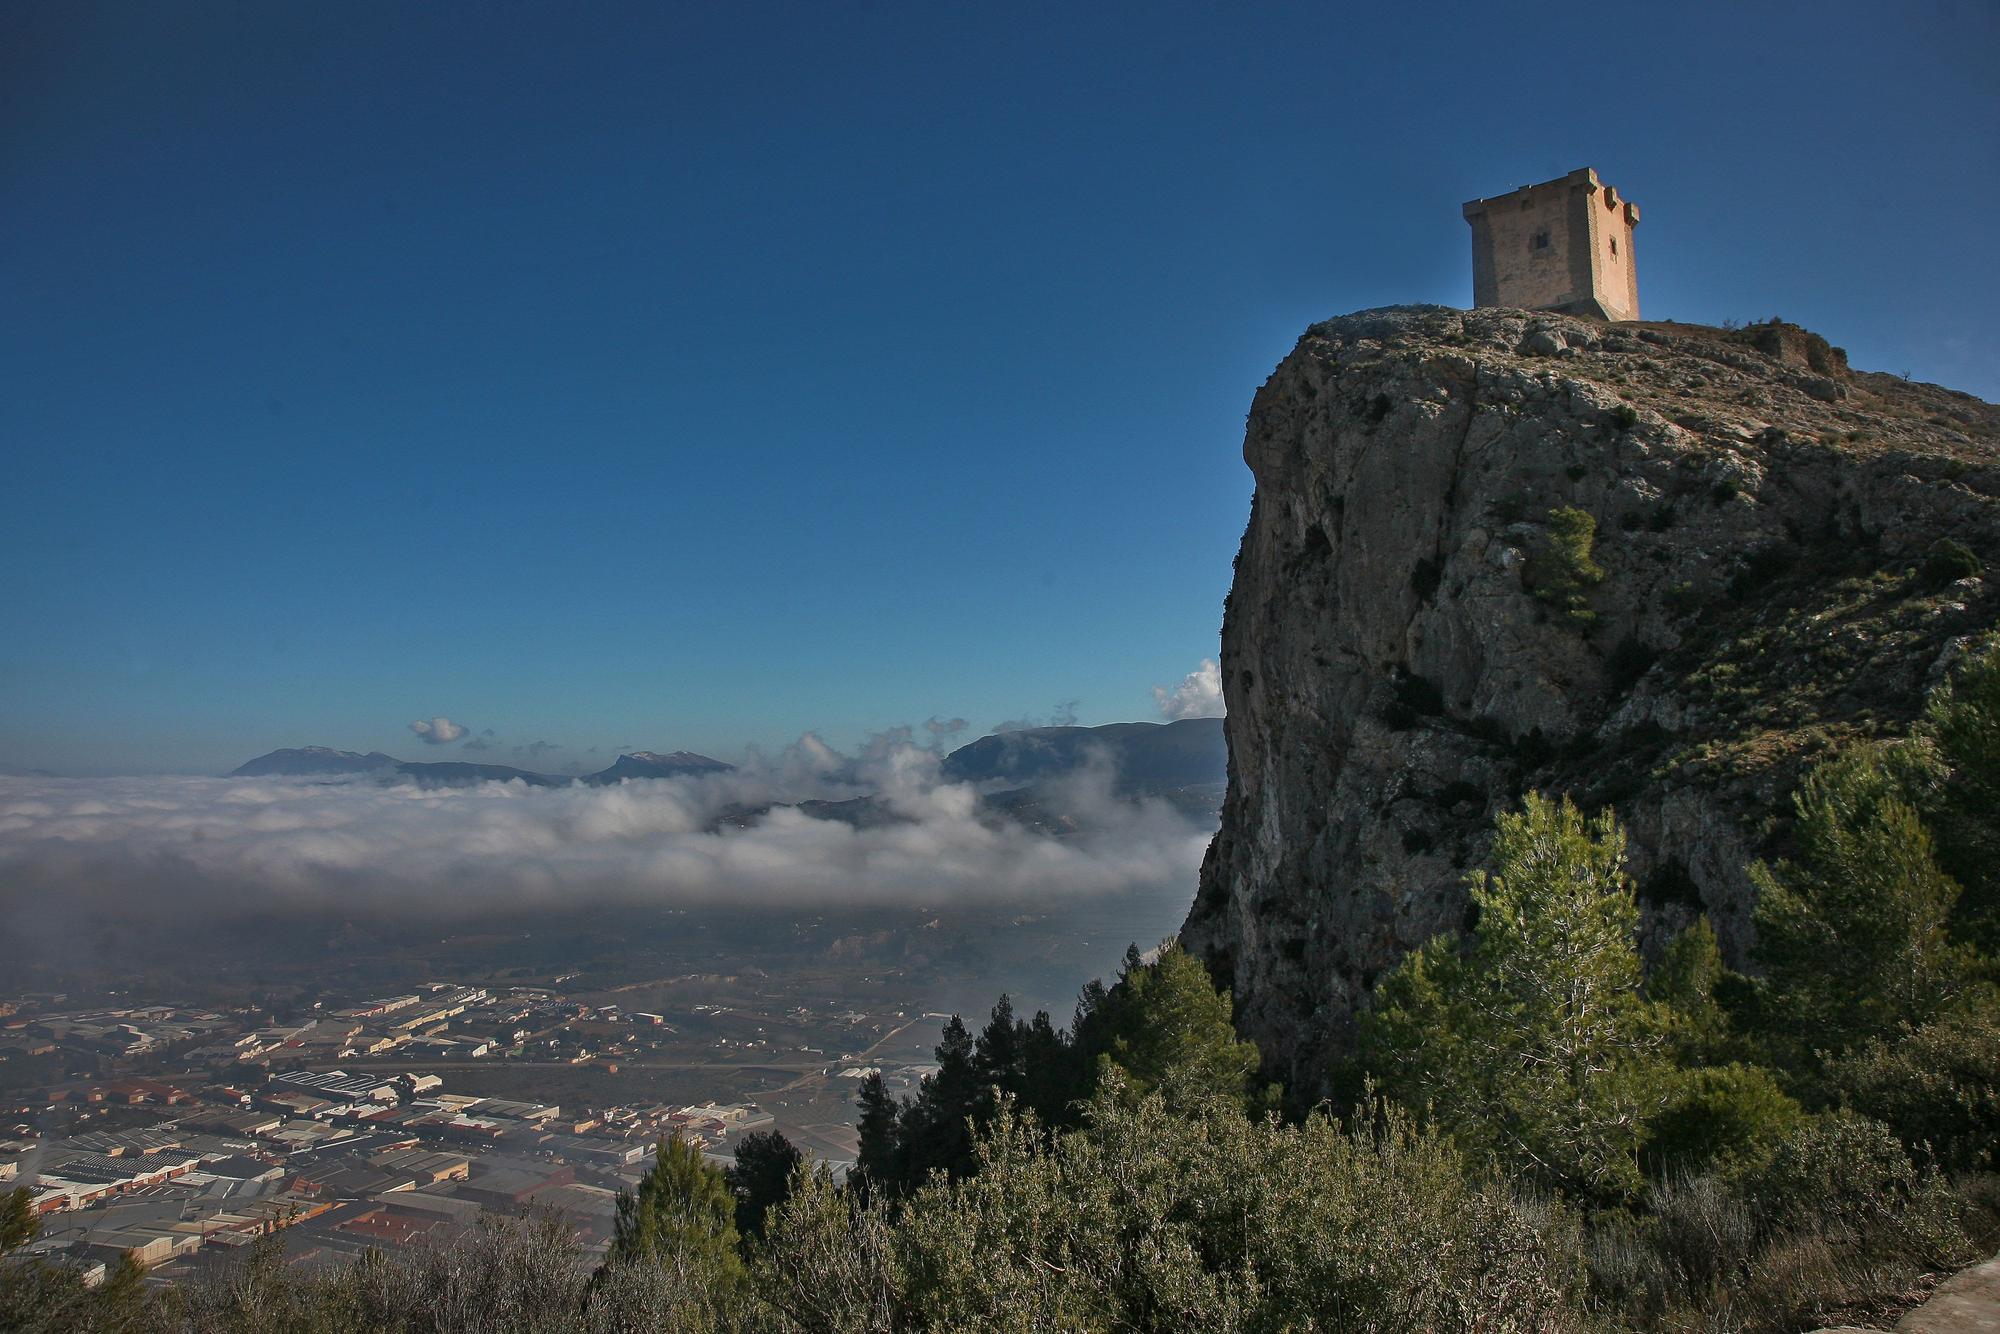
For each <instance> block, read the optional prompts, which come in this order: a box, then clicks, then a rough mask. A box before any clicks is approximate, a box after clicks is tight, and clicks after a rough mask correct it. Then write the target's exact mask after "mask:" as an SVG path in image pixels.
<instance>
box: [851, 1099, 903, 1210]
mask: <svg viewBox="0 0 2000 1334" xmlns="http://www.w3.org/2000/svg"><path fill="white" fill-rule="evenodd" d="M857 1101H858V1102H859V1104H860V1107H861V1117H860V1121H859V1124H858V1125H857V1126H856V1129H857V1130H858V1131H859V1132H860V1136H861V1151H860V1153H859V1155H858V1156H857V1158H856V1162H855V1166H856V1167H858V1168H859V1169H860V1172H861V1178H862V1180H863V1181H864V1182H865V1183H866V1184H867V1186H868V1187H869V1188H870V1189H874V1190H879V1191H881V1192H883V1193H884V1194H885V1195H888V1196H891V1197H893V1196H895V1195H896V1194H897V1193H898V1192H900V1191H901V1190H902V1188H903V1184H904V1179H903V1173H902V1171H901V1166H902V1157H903V1152H902V1148H903V1146H902V1122H901V1113H902V1110H903V1109H902V1108H900V1107H898V1106H897V1104H896V1100H895V1099H894V1098H891V1097H890V1096H889V1091H888V1090H887V1089H886V1088H884V1087H883V1086H882V1075H881V1072H879V1071H874V1072H871V1073H869V1074H868V1075H866V1076H864V1077H863V1078H862V1080H861V1092H860V1094H859V1095H858V1097H857Z"/></svg>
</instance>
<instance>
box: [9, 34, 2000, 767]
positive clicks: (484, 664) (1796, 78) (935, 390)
mask: <svg viewBox="0 0 2000 1334" xmlns="http://www.w3.org/2000/svg"><path fill="white" fill-rule="evenodd" d="M1996 57H2000V10H1997V9H1996V8H1995V7H1994V6H1993V5H1992V4H1990V3H1985V0H1978V2H1976V3H1975V2H1973V0H1965V2H1962V3H1954V4H1922V3H1914V4H1906V5H1848V4H1839V3H1834V4H1814V5H1794V4H1739V5H1729V6H1720V5H1716V6H1710V5H1699V4H1694V5H1675V6H1671V7H1669V6H1629V5H1602V4H1599V5H1565V4H1553V3H1551V4H1541V5H1536V6H1532V7H1528V6H1511V5H1509V6H1498V5H1467V6H1463V7H1458V6H1426V5H1406V6H1395V7H1390V6H1365V7H1363V6H1344V5H1328V4H1319V5H1298V6H1283V5H1178V4H1170V3H1169V4H1159V3H1154V4H1145V5H1118V4H1091V5H1073V4H1060V5H1058V4H1050V5H1036V4H1018V5H989V6H969V5H938V4H891V3H870V4H820V3H814V4H795V5H762V4H732V5H702V6H684V7H681V6H669V5H650V4H649V5H636V4H635V5H630V6H624V5H610V4H584V5H561V6H558V5H553V4H516V3H507V4H497V3H496V4H468V3H448V4H426V5H418V4H414V3H410V4H400V5H387V4H369V3H342V4H338V5H330V4H329V5H260V4H236V3H231V4H221V3H211V4H202V3H193V2H189V3H178V4H173V5H141V4H137V3H129V4H91V3H84V2H82V0H16V3H13V4H9V5H7V6H5V7H4V8H0V198H4V199H5V211H4V217H5V224H4V228H0V308H3V309H4V310H5V311H6V314H7V318H6V319H5V320H4V321H0V379H4V381H5V386H6V387H5V391H4V393H3V394H0V447H4V450H5V457H6V459H7V467H6V474H5V476H6V485H5V486H4V487H0V765H4V766H14V767H46V768H51V769H56V770H59V771H63V772H73V773H93V772H144V771H153V770H193V771H214V770H218V769H222V768H226V767H229V766H231V765H233V764H235V763H237V762H239V761H240V760H242V759H244V758H247V757H248V756H250V755H252V754H256V753H258V752H261V751H264V750H268V749H270V748H272V747H275V746H279V745H288V744H306V743H323V744H329V745H335V746H341V747H350V748H355V749H370V748H382V749H387V750H390V751H392V752H395V753H398V754H403V755H408V756H417V757H422V758H442V757H444V755H445V754H447V753H450V754H456V753H457V750H456V748H453V749H452V750H451V751H449V752H447V751H446V750H445V749H444V748H441V747H426V746H424V745H422V744H421V743H420V742H419V741H418V739H417V738H416V737H414V736H413V735H411V733H410V732H409V731H407V730H406V724H407V723H408V722H409V721H410V720H411V719H413V718H418V717H426V718H427V717H431V716H433V715H439V714H442V715H447V716H449V717H451V718H453V719H457V720H460V721H461V722H463V723H465V724H467V725H469V726H470V727H471V728H472V729H473V732H474V735H475V736H476V735H478V734H480V733H482V732H483V731H484V730H485V729H488V728H490V729H492V730H493V731H494V733H495V734H496V737H495V739H494V740H495V745H494V749H493V750H491V751H488V752H486V756H487V758H491V759H499V760H507V759H509V758H510V755H511V752H510V750H509V748H510V747H513V746H517V745H525V744H528V743H531V742H534V741H547V742H551V743H555V744H557V745H560V746H563V747H565V749H564V750H563V751H560V752H550V755H551V757H552V758H548V759H545V760H544V761H542V763H543V764H544V765H545V766H546V767H550V768H556V767H560V766H561V765H562V764H564V763H579V764H583V765H584V766H585V767H596V766H597V765H598V764H599V763H602V762H603V761H604V760H605V759H607V758H608V755H609V753H610V752H611V751H612V750H614V749H616V748H618V747H620V746H626V745H637V746H643V747H649V748H654V749H672V748H675V747H687V748H690V749H695V750H704V751H709V752H712V753H718V754H724V755H730V754H733V753H735V752H736V751H737V750H738V749H740V747H741V746H742V745H744V744H745V743H757V744H762V745H767V746H773V745H780V744H783V743H784V742H785V741H787V740H789V739H790V738H792V737H794V736H796V735H797V734H798V733H799V732H800V731H802V730H804V729H807V728H818V729H821V730H822V731H824V732H825V733H826V734H827V736H828V737H829V738H830V739H833V740H834V741H836V742H837V743H841V744H851V743H852V742H853V741H854V740H855V739H857V738H859V737H860V736H862V735H863V734H865V733H867V732H870V731H872V730H875V729H879V728H884V727H889V726H893V725H895V724H898V723H916V722H921V721H922V720H923V719H925V718H927V717H930V716H932V715H937V716H941V717H954V716H956V717H964V718H966V719H969V720H970V722H971V728H970V731H969V734H977V733H978V732H981V731H983V730H985V729H987V728H988V727H990V726H992V725H993V724H994V723H995V722H998V721H1000V720H1002V719H1007V718H1018V717H1022V716H1037V717H1045V716H1048V715H1049V714H1050V713H1051V711H1052V710H1053V709H1054V708H1055V706H1056V705H1057V704H1058V703H1059V702H1062V701H1075V702H1076V703H1075V708H1076V712H1077V714H1078V716H1079V718H1080V720H1081V721H1084V722H1091V723H1094V722H1105V721H1112V720H1117V719H1126V718H1144V717H1150V716H1156V714H1155V713H1154V709H1153V699H1152V695H1151V693H1150V687H1151V686H1153V685H1156V684H1172V683H1175V682H1178V681H1179V680H1180V678H1181V677H1182V676H1183V675H1184V674H1185V673H1187V672H1188V671H1189V670H1190V669H1192V668H1193V667H1194V666H1195V665H1196V663H1197V662H1198V661H1199V660H1200V659H1201V658H1203V657H1205V656H1209V655H1212V654H1213V653H1214V652H1215V650H1216V636H1217V630H1218V626H1219V622H1220V617H1221V604H1222V598H1223V594H1224V593H1225V591H1226V590H1227V587H1228V580H1229V573H1230V560H1231V557H1232V555H1233V554H1234V550H1235V545H1236V541H1237V538H1238V537H1239V536H1240V534H1241V532H1242V527H1243V523H1244V519H1245V517H1246V514H1247V509H1248V502H1249V494H1250V478H1249V475H1248V473H1247V471H1246V470H1245V469H1244V467H1243V465H1242V462H1241V458H1240V453H1239V447H1240V441H1241V432H1242V422H1243V414H1244V412H1245V410H1246V408H1247V407H1248V404H1249V401H1250V396H1251V393H1252V392H1253V391H1254V389H1255V388H1256V386H1257V384H1258V383H1259V382H1260V381H1261V380H1262V379H1263V378H1264V376H1265V375H1266V374H1268V373H1269V371H1270V369H1271V367H1272V366H1273V365H1274V364H1275V363H1276V362H1277V360H1278V359H1279V358H1280V357H1281V356H1283V355H1284V353H1285V352H1286V350H1287V349H1288V348H1289V347H1290V346H1291V343H1292V342H1293V340H1294V338H1295V337H1296V336H1297V334H1298V332H1299V331H1300V330H1301V329H1302V328H1303V327H1304V326H1305V325H1306V324H1307V323H1309V322H1310V321H1312V320H1314V319H1318V318H1322V317H1325V316H1328V315H1332V314H1337V313H1340V312H1344V311H1348V310H1354V309H1359V308H1363V307H1368V306H1376V305H1385V304H1392V303H1397V302H1413V301H1437V302H1445V303H1450V304H1466V303H1467V302H1468V301H1469V300H1470V264H1469V260H1468V239H1467V229H1466V227H1465V224H1464V222H1463V221H1462V220H1461V219H1460V217H1459V212H1458V205H1459V203H1460V202H1461V201H1462V200H1464V199H1468V198H1471V197H1473V196H1476V195H1488V194H1496V193H1500V192H1502V191H1504V190H1507V189H1510V188H1512V187H1513V186H1515V185H1519V184H1523V183H1526V182H1528V181H1532V180H1542V179H1546V178H1549V177H1553V176H1556V175H1559V174H1561V173H1562V172H1564V171H1567V170H1569V169H1570V168H1572V167H1575V166H1579V165H1583V164H1591V165H1594V166H1596V167H1598V168H1599V170H1600V171H1601V172H1602V173H1603V175H1604V176H1605V178H1606V179H1607V180H1608V181H1610V182H1611V183H1612V184H1614V185H1616V186H1618V187H1619V189H1620V190H1621V191H1622V192H1624V193H1626V194H1628V195H1629V196H1630V197H1631V198H1632V199H1634V200H1636V201H1637V202H1638V203H1639V205H1640V207H1641V209H1642V210H1643V212H1644V222H1643V223H1642V225H1641V228H1640V231H1639V235H1638V242H1637V249H1638V255H1639V262H1640V273H1641V296H1642V301H1643V304H1644V307H1645V311H1646V314H1647V315H1648V316H1650V317H1654V318H1676V319H1683V320H1703V321H1712V322H1719V321H1721V320H1723V319H1729V318H1733V319H1746V318H1759V317H1763V316H1767V315H1771V314H1781V315H1783V316H1784V317H1786V318H1788V319H1793V320H1797V321H1799V322H1801V323H1804V324H1806V325H1808V326H1809V327H1812V328H1815V329H1817V330H1819V331H1821V332H1823V333H1825V334H1826V335H1827V336H1829V337H1830V338H1832V339H1833V341H1835V342H1836V343H1840V344H1843V345H1844V346H1846V347H1847V348H1848V349H1849V351H1850V353H1851V355H1852V357H1853V359H1854V361H1855V363H1856V364H1857V365H1859V366H1862V367H1865V368H1872V369H1885V370H1893V371H1905V370H1907V371H1909V372H1911V373H1912V374H1914V375H1916V376H1917V377H1919V378H1923V379H1932V380H1937V381H1940V382H1943V383H1947V384H1951V385H1954V386H1956V387H1960V388H1964V389H1968V390H1971V391H1973V392H1975V393H1978V394H1980V395H1981V396H1983V397H1987V398H1995V397H2000V338H1996V335H1995V332H1994V328H1995V326H1994V323H1993V316H1992V312H1993V311H1994V310H1995V309H2000V265H1996V264H1995V262H1994V259H1993V256H1992V254H1991V252H1990V250H1989V248H1988V247H1989V246H1990V242H1991V238H1992V230H1993V229H1992V219H1993V218H1994V217H1995V216H1996V215H2000V170H1996V168H2000V59H1996ZM592 748H595V749H596V752H597V753H596V754H594V755H593V754H591V753H590V751H591V750H592Z"/></svg>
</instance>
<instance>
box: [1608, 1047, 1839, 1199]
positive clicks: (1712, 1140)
mask: <svg viewBox="0 0 2000 1334" xmlns="http://www.w3.org/2000/svg"><path fill="white" fill-rule="evenodd" d="M1668 1090H1669V1091H1668V1094H1667V1103H1666V1106H1664V1107H1663V1108H1661V1109H1660V1110H1659V1111H1658V1112H1656V1113H1654V1115H1653V1116H1652V1118H1651V1119H1650V1120H1649V1121H1648V1123H1647V1126H1646V1148H1645V1152H1644V1154H1643V1155H1642V1159H1641V1161H1642V1162H1643V1163H1644V1164H1645V1166H1646V1168H1647V1170H1648V1171H1650V1172H1652V1173H1653V1174H1655V1175H1660V1174H1664V1173H1682V1174H1685V1173H1689V1172H1698V1171H1703V1170H1707V1169H1709V1168H1712V1167H1722V1168H1726V1167H1729V1166H1732V1165H1735V1164H1739V1163H1747V1162H1756V1161H1760V1160H1762V1159H1763V1158H1765V1157H1766V1156H1767V1155H1768V1154H1769V1153H1770V1151H1771V1149H1772V1147H1773V1146H1774V1145H1775V1144H1777V1143H1778V1142H1779V1141H1781V1140H1782V1139H1783V1138H1784V1137H1785V1136H1786V1135H1788V1134H1791V1133H1793V1132H1794V1131H1795V1130H1796V1129H1797V1127H1798V1123H1799V1122H1800V1121H1801V1120H1802V1119H1803V1118H1804V1116H1805V1113H1804V1112H1803V1111H1802V1110H1800V1108H1799V1105H1798V1103H1797V1102H1795V1101H1793V1100H1792V1099H1791V1098H1790V1097H1789V1096H1787V1095H1786V1093H1785V1091H1784V1090H1783V1089H1781V1088H1779V1087H1778V1081H1777V1079H1776V1077H1775V1076H1773V1075H1772V1074H1771V1072H1770V1071H1769V1070H1766V1069H1763V1068H1762V1067H1760V1066H1754V1065H1742V1064H1737V1063H1732V1064H1729V1065H1722V1066H1708V1067H1697V1068H1695V1069H1692V1070H1680V1071H1676V1072H1675V1075H1674V1077H1673V1078H1672V1079H1671V1080H1669V1081H1668Z"/></svg>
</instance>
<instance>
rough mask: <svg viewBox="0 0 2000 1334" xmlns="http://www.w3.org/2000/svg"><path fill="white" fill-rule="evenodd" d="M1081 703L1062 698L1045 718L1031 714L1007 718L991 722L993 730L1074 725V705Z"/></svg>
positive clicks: (1006, 730)
mask: <svg viewBox="0 0 2000 1334" xmlns="http://www.w3.org/2000/svg"><path fill="white" fill-rule="evenodd" d="M1081 703H1083V701H1082V700H1080V699H1066V700H1062V701H1060V702H1059V703H1057V705H1056V706H1055V708H1053V709H1051V710H1049V716H1048V717H1046V718H1036V717H1034V716H1032V715H1030V716H1028V717H1025V718H1007V719H1004V720H1002V721H1000V722H997V723H995V724H993V730H994V731H995V732H996V733H998V732H1027V731H1032V730H1033V729H1035V728H1037V727H1075V726H1076V706H1077V705H1079V704H1081Z"/></svg>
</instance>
